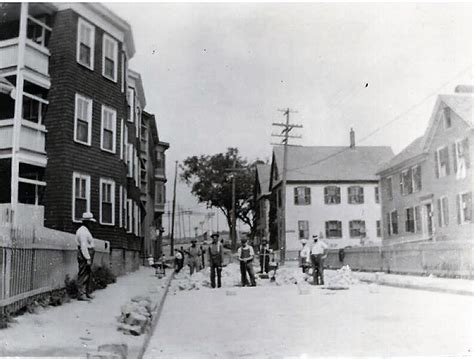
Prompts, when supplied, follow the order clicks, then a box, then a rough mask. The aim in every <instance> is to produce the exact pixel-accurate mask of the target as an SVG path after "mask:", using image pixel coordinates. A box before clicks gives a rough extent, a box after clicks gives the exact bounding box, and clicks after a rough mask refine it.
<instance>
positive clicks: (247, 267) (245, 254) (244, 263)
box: [237, 238, 257, 287]
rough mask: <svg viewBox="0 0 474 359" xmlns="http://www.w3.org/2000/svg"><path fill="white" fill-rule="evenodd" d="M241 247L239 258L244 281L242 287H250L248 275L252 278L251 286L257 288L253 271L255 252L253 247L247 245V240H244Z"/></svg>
mask: <svg viewBox="0 0 474 359" xmlns="http://www.w3.org/2000/svg"><path fill="white" fill-rule="evenodd" d="M241 244H242V245H241V246H240V247H239V249H238V250H237V257H238V258H239V261H240V275H241V277H242V278H241V279H242V287H245V286H248V284H249V282H248V281H247V273H248V275H249V277H250V285H251V286H252V287H255V286H256V285H257V283H256V282H255V274H254V271H253V264H252V262H253V257H254V256H255V252H254V250H253V248H252V247H251V246H249V245H248V244H247V238H242V240H241Z"/></svg>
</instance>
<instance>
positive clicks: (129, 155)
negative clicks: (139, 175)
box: [127, 143, 134, 178]
mask: <svg viewBox="0 0 474 359" xmlns="http://www.w3.org/2000/svg"><path fill="white" fill-rule="evenodd" d="M133 153H134V151H133V145H132V144H131V143H127V177H130V178H133V169H134V167H133V162H134V158H133Z"/></svg>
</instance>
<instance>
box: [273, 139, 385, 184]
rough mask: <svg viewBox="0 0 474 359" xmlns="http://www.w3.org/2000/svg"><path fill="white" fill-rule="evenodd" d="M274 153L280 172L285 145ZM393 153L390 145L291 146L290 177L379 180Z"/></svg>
mask: <svg viewBox="0 0 474 359" xmlns="http://www.w3.org/2000/svg"><path fill="white" fill-rule="evenodd" d="M273 154H274V161H275V162H276V164H277V168H278V171H279V172H280V173H281V171H282V168H283V146H276V147H274V148H273ZM391 157H393V151H392V149H391V148H390V147H388V146H356V147H354V148H350V147H347V146H304V147H303V146H301V147H300V146H298V147H296V146H288V172H287V181H376V180H378V177H377V175H376V170H377V168H378V167H379V166H380V165H381V164H383V163H384V162H386V161H388V160H389V159H390V158H391Z"/></svg>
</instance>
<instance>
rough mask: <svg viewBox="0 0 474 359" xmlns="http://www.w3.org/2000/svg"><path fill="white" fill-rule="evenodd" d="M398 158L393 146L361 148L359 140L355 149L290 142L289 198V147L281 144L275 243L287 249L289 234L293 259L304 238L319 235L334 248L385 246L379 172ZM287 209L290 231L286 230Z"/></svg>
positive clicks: (276, 165)
mask: <svg viewBox="0 0 474 359" xmlns="http://www.w3.org/2000/svg"><path fill="white" fill-rule="evenodd" d="M351 138H352V141H353V140H354V137H353V136H351ZM392 156H393V153H392V150H391V149H390V148H389V147H356V146H355V144H354V142H352V144H351V146H350V147H332V146H331V147H324V146H316V147H302V146H301V147H300V146H298V147H296V146H289V147H288V171H287V185H286V200H285V201H283V195H282V173H281V171H282V167H283V148H282V146H278V147H275V148H274V150H273V160H272V168H271V174H272V175H271V180H270V188H271V191H272V200H271V206H272V208H271V209H270V227H271V228H270V233H271V241H272V242H273V243H275V242H276V243H278V244H279V247H280V248H281V243H282V241H283V240H284V238H285V237H286V250H287V258H289V259H292V258H296V257H297V254H298V251H299V250H300V249H301V240H302V239H306V240H311V239H312V235H315V234H317V235H319V236H320V237H321V238H323V239H324V241H325V242H326V243H327V244H328V245H329V246H330V247H331V248H345V247H348V246H362V245H377V244H380V243H381V221H380V197H379V188H378V178H377V176H376V174H375V173H376V168H378V167H379V166H380V165H381V164H382V163H384V162H385V161H387V160H388V159H390V158H391V157H392ZM283 206H285V208H284V211H282V207H283ZM282 213H284V214H285V224H286V233H283V230H282V218H283V215H282Z"/></svg>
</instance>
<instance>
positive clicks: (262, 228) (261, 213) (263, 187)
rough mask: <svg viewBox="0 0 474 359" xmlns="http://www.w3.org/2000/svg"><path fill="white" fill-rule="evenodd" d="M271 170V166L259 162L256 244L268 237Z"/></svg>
mask: <svg viewBox="0 0 474 359" xmlns="http://www.w3.org/2000/svg"><path fill="white" fill-rule="evenodd" d="M270 171H271V166H270V165H266V164H258V165H257V168H256V171H255V185H254V188H255V191H254V200H255V220H256V222H257V233H256V241H254V242H255V244H258V243H261V240H262V239H263V238H266V239H268V236H269V227H268V214H269V211H270V190H269V188H270Z"/></svg>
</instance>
